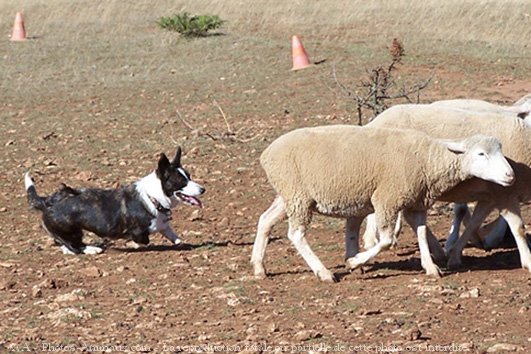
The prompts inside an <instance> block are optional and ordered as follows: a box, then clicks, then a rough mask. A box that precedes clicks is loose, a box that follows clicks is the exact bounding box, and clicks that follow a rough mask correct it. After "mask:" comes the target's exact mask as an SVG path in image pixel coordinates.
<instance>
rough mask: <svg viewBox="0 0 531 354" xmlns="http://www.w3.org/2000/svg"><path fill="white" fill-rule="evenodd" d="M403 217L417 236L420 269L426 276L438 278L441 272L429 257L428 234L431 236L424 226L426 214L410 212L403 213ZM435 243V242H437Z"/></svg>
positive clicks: (423, 212)
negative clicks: (422, 269) (424, 271)
mask: <svg viewBox="0 0 531 354" xmlns="http://www.w3.org/2000/svg"><path fill="white" fill-rule="evenodd" d="M404 216H405V218H406V220H407V222H408V224H409V225H410V226H411V228H412V229H413V231H415V233H416V234H417V239H418V243H419V250H420V264H421V265H422V268H424V270H426V274H427V275H433V276H436V277H440V276H441V270H440V269H439V267H437V265H436V264H435V263H433V259H432V258H431V255H430V242H429V236H428V234H431V232H430V231H429V230H428V227H427V226H426V212H425V211H410V212H405V213H404ZM431 237H433V235H431ZM433 238H434V237H433ZM435 241H436V242H437V240H435ZM437 244H438V242H437ZM432 247H433V246H432ZM440 247H441V246H440V245H439V248H440ZM443 253H444V252H443Z"/></svg>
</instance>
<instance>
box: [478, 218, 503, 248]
mask: <svg viewBox="0 0 531 354" xmlns="http://www.w3.org/2000/svg"><path fill="white" fill-rule="evenodd" d="M494 222H495V223H496V225H495V226H494V228H493V229H492V230H491V231H490V232H489V233H488V234H487V236H485V238H484V239H483V248H485V249H486V250H491V249H493V248H495V247H497V246H498V245H499V244H500V243H501V242H502V241H503V238H504V237H505V233H506V232H507V227H508V225H507V222H506V221H505V219H504V218H498V219H497V220H496V221H494Z"/></svg>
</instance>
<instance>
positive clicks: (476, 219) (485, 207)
mask: <svg viewBox="0 0 531 354" xmlns="http://www.w3.org/2000/svg"><path fill="white" fill-rule="evenodd" d="M493 209H494V206H493V205H492V204H491V203H488V202H483V201H480V202H478V204H477V205H476V208H475V209H474V213H473V214H472V218H471V219H470V222H469V223H468V226H467V227H466V229H465V232H463V235H461V237H460V238H459V239H458V240H457V242H456V243H455V244H454V245H453V246H452V247H451V248H450V249H447V250H446V251H447V253H448V268H458V267H459V266H461V254H462V252H463V249H464V248H465V246H466V244H467V243H468V240H469V239H470V237H471V236H472V235H474V234H477V232H478V230H479V228H480V226H481V223H482V222H483V220H485V218H486V217H487V216H489V214H490V212H491V211H492V210H493Z"/></svg>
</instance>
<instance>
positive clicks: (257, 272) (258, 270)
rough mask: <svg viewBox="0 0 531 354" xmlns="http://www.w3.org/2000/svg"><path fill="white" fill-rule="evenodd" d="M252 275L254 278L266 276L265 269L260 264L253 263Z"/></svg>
mask: <svg viewBox="0 0 531 354" xmlns="http://www.w3.org/2000/svg"><path fill="white" fill-rule="evenodd" d="M254 277H255V278H256V279H265V278H267V274H266V270H265V268H264V267H263V266H262V265H258V264H254Z"/></svg>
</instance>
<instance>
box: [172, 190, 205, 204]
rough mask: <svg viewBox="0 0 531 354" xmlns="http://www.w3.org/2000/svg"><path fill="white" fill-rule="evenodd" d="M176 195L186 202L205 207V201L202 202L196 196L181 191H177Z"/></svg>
mask: <svg viewBox="0 0 531 354" xmlns="http://www.w3.org/2000/svg"><path fill="white" fill-rule="evenodd" d="M174 195H175V196H176V197H177V198H179V199H180V200H181V201H182V202H183V203H184V204H188V205H191V206H196V207H199V208H202V207H203V203H201V201H200V200H199V199H198V198H196V197H192V196H190V195H186V194H182V193H179V192H175V193H174Z"/></svg>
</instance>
